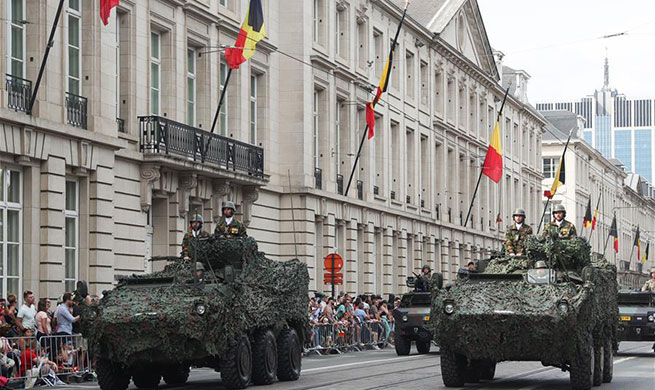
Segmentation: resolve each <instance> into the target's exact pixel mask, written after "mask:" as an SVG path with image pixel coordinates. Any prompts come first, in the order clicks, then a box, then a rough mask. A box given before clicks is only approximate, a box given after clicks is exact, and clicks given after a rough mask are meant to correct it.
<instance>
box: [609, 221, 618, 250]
mask: <svg viewBox="0 0 655 390" xmlns="http://www.w3.org/2000/svg"><path fill="white" fill-rule="evenodd" d="M610 236H611V237H614V252H615V253H619V231H618V229H617V228H616V215H615V216H614V218H612V226H610Z"/></svg>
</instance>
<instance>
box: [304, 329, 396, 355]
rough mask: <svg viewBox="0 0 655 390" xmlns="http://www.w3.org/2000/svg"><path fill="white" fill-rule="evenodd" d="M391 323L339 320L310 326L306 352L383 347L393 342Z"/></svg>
mask: <svg viewBox="0 0 655 390" xmlns="http://www.w3.org/2000/svg"><path fill="white" fill-rule="evenodd" d="M392 337H393V324H392V323H388V324H385V323H383V322H379V321H366V322H363V323H360V322H358V321H354V322H350V321H339V322H335V323H333V324H316V325H313V326H312V333H311V338H310V340H309V343H308V344H307V345H306V352H307V353H308V354H309V353H316V354H319V355H323V354H330V353H344V352H350V351H361V350H364V349H380V348H385V347H386V346H387V345H389V343H393V341H392Z"/></svg>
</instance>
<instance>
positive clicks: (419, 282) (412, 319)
mask: <svg viewBox="0 0 655 390" xmlns="http://www.w3.org/2000/svg"><path fill="white" fill-rule="evenodd" d="M439 278H441V274H438V273H435V274H433V279H434V280H423V279H424V278H422V277H421V276H418V275H416V276H409V277H407V281H406V285H407V287H409V288H411V289H413V291H410V292H408V293H406V294H403V296H402V298H401V300H400V306H399V307H397V308H396V309H394V311H393V318H394V324H395V344H394V345H395V348H396V354H397V355H398V356H405V355H409V352H410V350H411V348H412V341H414V342H415V343H416V349H417V350H418V353H419V354H426V353H428V352H430V346H431V344H432V338H433V335H432V330H430V326H429V325H430V305H431V303H432V293H431V292H430V290H431V286H432V285H437V286H439V287H437V288H441V287H440V284H442V283H443V281H440V279H439Z"/></svg>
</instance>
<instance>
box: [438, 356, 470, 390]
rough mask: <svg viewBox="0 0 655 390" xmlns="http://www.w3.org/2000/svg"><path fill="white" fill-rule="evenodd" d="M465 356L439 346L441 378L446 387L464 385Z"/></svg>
mask: <svg viewBox="0 0 655 390" xmlns="http://www.w3.org/2000/svg"><path fill="white" fill-rule="evenodd" d="M465 373H466V357H464V356H462V355H459V354H456V353H455V352H450V351H449V350H447V349H445V348H443V347H442V348H441V379H443V384H444V385H445V386H446V387H462V386H464V375H465Z"/></svg>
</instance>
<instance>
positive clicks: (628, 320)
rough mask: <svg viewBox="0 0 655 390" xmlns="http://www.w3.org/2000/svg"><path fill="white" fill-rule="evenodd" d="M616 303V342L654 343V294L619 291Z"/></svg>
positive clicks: (654, 345) (649, 292)
mask: <svg viewBox="0 0 655 390" xmlns="http://www.w3.org/2000/svg"><path fill="white" fill-rule="evenodd" d="M618 303H619V317H618V320H619V326H618V341H619V342H621V341H655V292H653V291H630V290H621V291H619V296H618ZM653 352H655V344H653Z"/></svg>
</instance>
